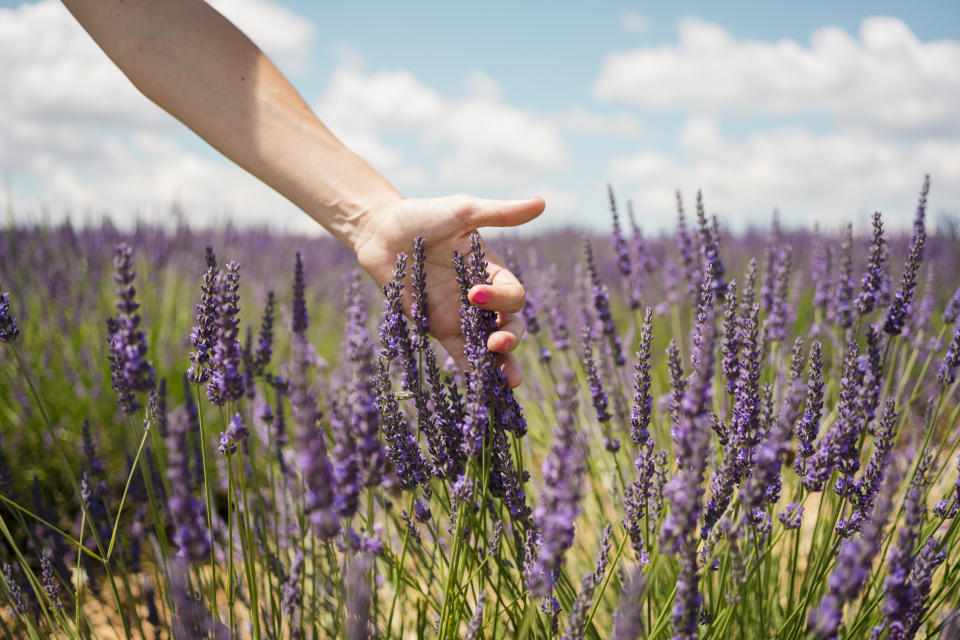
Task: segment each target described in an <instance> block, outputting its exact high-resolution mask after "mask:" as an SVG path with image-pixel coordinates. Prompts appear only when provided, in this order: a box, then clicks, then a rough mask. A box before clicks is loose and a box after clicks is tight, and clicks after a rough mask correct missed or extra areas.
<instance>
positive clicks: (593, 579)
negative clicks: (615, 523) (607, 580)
mask: <svg viewBox="0 0 960 640" xmlns="http://www.w3.org/2000/svg"><path fill="white" fill-rule="evenodd" d="M612 533H613V529H612V528H611V527H610V525H609V524H608V525H606V526H605V527H604V528H603V538H602V539H601V540H600V551H599V552H598V553H597V558H596V560H595V562H594V568H593V571H591V572H590V573H588V574H587V575H585V576H583V580H582V581H581V582H580V592H579V593H578V594H577V598H576V600H574V601H573V608H572V609H571V611H570V615H569V616H568V617H567V632H566V633H564V634H563V636H561V639H562V640H583V638H584V633H585V632H586V626H587V615H588V614H589V613H590V605H591V604H592V602H593V594H594V592H596V590H597V587H599V586H600V584H601V583H602V582H603V576H604V575H605V574H606V572H607V564H608V563H609V562H610V536H611V535H612Z"/></svg>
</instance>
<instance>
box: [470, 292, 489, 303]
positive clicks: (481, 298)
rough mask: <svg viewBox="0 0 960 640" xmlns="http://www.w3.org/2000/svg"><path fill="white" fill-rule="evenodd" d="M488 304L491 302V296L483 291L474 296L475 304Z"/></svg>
mask: <svg viewBox="0 0 960 640" xmlns="http://www.w3.org/2000/svg"><path fill="white" fill-rule="evenodd" d="M488 302H490V294H489V293H487V292H486V291H484V290H483V289H480V290H479V291H477V292H476V293H475V294H473V304H487V303H488Z"/></svg>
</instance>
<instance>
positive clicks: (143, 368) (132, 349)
mask: <svg viewBox="0 0 960 640" xmlns="http://www.w3.org/2000/svg"><path fill="white" fill-rule="evenodd" d="M132 256H133V250H132V249H131V248H130V247H129V246H127V245H125V244H121V245H118V246H117V249H116V256H115V257H114V259H113V266H114V268H115V269H116V274H115V275H114V276H113V279H114V281H115V282H116V283H117V302H116V307H117V317H116V327H117V330H116V332H115V333H114V334H113V336H112V338H111V341H110V350H111V352H112V354H113V355H114V356H115V358H116V362H117V365H118V367H119V368H120V375H121V377H122V380H123V383H124V386H125V390H126V391H129V392H134V391H140V392H148V391H151V390H153V388H154V386H156V383H157V374H156V372H155V371H154V370H153V363H151V362H150V361H149V360H147V359H146V356H147V336H146V334H145V333H144V332H143V330H142V329H140V314H138V313H137V309H139V308H140V303H139V302H137V300H136V293H137V290H136V289H135V288H134V287H133V279H134V278H135V277H136V274H135V273H134V270H133V257H132ZM121 395H122V392H121ZM121 409H124V407H121Z"/></svg>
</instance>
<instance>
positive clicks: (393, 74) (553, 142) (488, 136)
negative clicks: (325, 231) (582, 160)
mask: <svg viewBox="0 0 960 640" xmlns="http://www.w3.org/2000/svg"><path fill="white" fill-rule="evenodd" d="M464 83H465V88H466V89H467V96H466V97H464V98H448V97H445V96H442V95H440V94H439V93H438V92H437V91H436V90H434V89H433V88H432V87H429V86H427V85H426V84H424V83H423V82H422V81H421V80H420V79H419V78H417V77H416V76H415V75H413V74H412V73H410V72H408V71H404V70H380V71H375V72H368V71H366V69H365V68H364V67H363V65H362V64H359V63H358V62H357V60H356V58H355V57H354V56H351V57H348V58H347V59H346V60H344V61H342V62H341V64H340V65H339V66H338V67H337V69H336V71H335V72H334V74H333V77H332V78H331V80H330V83H329V84H328V86H327V90H326V93H325V95H324V98H323V100H322V101H321V102H320V103H319V104H318V105H317V106H316V111H317V113H318V114H319V115H320V117H321V119H322V120H324V122H326V123H327V124H328V125H329V126H330V128H331V129H332V130H333V131H336V132H337V133H338V135H340V136H341V137H342V139H343V140H344V141H348V140H354V141H363V140H364V139H366V140H367V144H368V148H369V151H365V149H364V147H363V145H362V144H361V145H357V146H355V147H354V149H355V150H356V151H357V152H358V153H359V154H360V155H361V156H363V157H365V158H366V159H367V160H368V161H369V162H370V163H371V164H372V165H373V166H374V167H376V168H377V169H378V170H380V171H381V172H383V173H384V174H385V175H386V177H387V178H388V179H390V180H391V181H394V182H397V183H398V186H399V187H400V188H401V189H403V188H404V187H405V185H404V184H402V182H403V180H402V179H398V178H397V176H396V175H395V173H394V172H395V171H399V170H402V169H403V168H404V167H409V165H410V162H409V160H407V159H406V158H404V157H403V156H402V155H401V154H400V152H399V151H398V150H396V149H391V148H389V147H388V146H387V145H386V144H385V143H383V142H380V140H381V139H383V138H384V137H387V136H390V135H395V134H407V135H411V134H412V135H413V136H414V139H415V141H416V143H417V144H418V145H419V147H420V149H421V150H423V151H424V152H428V153H433V154H438V155H439V159H438V160H437V162H436V167H435V169H434V171H433V173H434V174H435V175H436V176H437V177H439V178H440V179H441V180H443V181H444V182H445V183H446V184H445V185H440V186H447V187H449V188H451V189H454V190H477V189H486V188H489V187H490V186H497V187H500V188H506V189H518V188H526V187H527V186H528V185H530V184H535V183H536V182H537V179H538V178H539V177H541V176H543V175H544V174H545V173H547V172H549V171H551V170H553V169H556V168H558V167H562V166H564V165H565V164H566V163H567V162H568V160H569V152H568V150H567V147H566V144H565V142H564V140H563V137H562V136H561V134H560V130H559V128H558V126H557V125H556V124H555V123H554V122H552V121H551V120H550V118H548V117H545V116H543V115H541V114H538V113H536V112H533V111H527V110H523V109H519V108H516V107H513V106H510V105H508V104H505V103H504V102H502V101H501V99H500V90H499V87H498V86H497V85H496V83H495V82H494V81H493V80H492V79H491V78H489V77H488V76H486V75H484V74H480V73H479V72H473V73H470V74H468V75H467V76H466V77H465V79H464ZM368 154H369V155H368ZM377 156H379V157H380V158H381V161H378V159H377ZM424 171H426V169H421V168H416V169H415V170H414V171H413V173H414V175H416V176H422V175H423V174H424ZM409 186H413V187H416V186H418V185H409ZM432 187H433V188H434V189H436V188H438V185H436V184H434V185H432Z"/></svg>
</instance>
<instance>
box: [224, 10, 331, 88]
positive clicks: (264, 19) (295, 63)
mask: <svg viewBox="0 0 960 640" xmlns="http://www.w3.org/2000/svg"><path fill="white" fill-rule="evenodd" d="M208 1H209V2H210V4H211V5H212V6H213V7H214V8H215V9H216V10H217V11H219V12H220V13H222V14H223V15H224V16H226V17H227V18H228V19H229V20H230V22H232V23H234V24H235V25H237V27H239V28H240V30H241V31H243V32H244V33H245V34H247V36H248V37H249V38H250V39H251V40H253V41H254V42H255V43H256V44H257V46H258V47H260V49H261V50H262V51H263V52H264V53H266V54H267V56H269V57H270V59H271V60H273V62H274V63H275V64H276V65H277V66H278V67H279V68H281V69H283V70H284V71H285V72H287V73H292V72H296V71H300V70H301V69H303V68H305V67H306V66H307V65H308V64H309V62H310V52H311V49H312V47H313V43H314V39H315V37H316V30H315V29H314V27H313V25H312V24H311V23H310V21H308V20H307V19H305V18H304V17H302V16H299V15H297V14H296V13H294V12H293V11H291V10H289V9H287V8H285V7H281V6H280V5H277V4H274V3H273V2H267V1H266V0H208Z"/></svg>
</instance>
